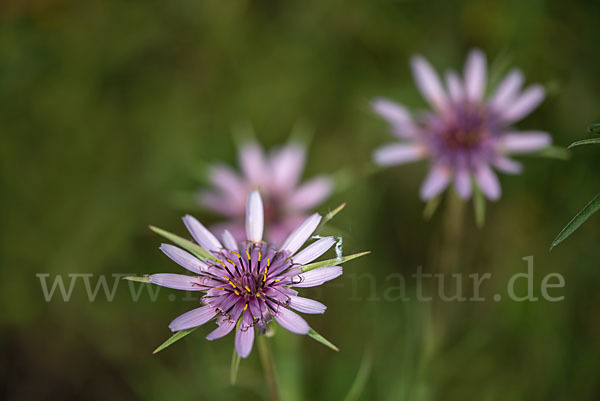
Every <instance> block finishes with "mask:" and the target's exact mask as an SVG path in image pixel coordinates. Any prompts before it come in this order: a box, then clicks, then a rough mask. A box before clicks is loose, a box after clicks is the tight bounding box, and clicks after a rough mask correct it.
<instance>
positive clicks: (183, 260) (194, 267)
mask: <svg viewBox="0 0 600 401" xmlns="http://www.w3.org/2000/svg"><path fill="white" fill-rule="evenodd" d="M160 250H161V251H163V252H164V254H165V255H167V256H168V257H169V258H171V260H173V261H174V262H175V263H177V264H178V265H179V266H181V267H183V268H185V269H187V270H189V271H191V272H193V273H197V274H200V273H202V272H203V271H204V270H206V267H207V266H206V264H204V262H202V261H201V260H200V259H198V258H197V257H195V256H193V255H192V254H190V253H188V252H186V251H184V250H183V249H180V248H178V247H176V246H173V245H170V244H161V245H160Z"/></svg>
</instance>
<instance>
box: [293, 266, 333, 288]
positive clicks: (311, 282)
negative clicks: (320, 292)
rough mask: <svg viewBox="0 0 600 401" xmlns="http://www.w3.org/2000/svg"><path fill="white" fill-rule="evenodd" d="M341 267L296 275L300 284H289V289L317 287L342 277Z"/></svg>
mask: <svg viewBox="0 0 600 401" xmlns="http://www.w3.org/2000/svg"><path fill="white" fill-rule="evenodd" d="M342 272H343V270H342V266H326V267H319V268H318V269H314V270H310V271H307V272H306V273H300V274H299V275H298V277H299V279H300V282H299V283H298V284H290V286H291V287H317V286H319V285H321V284H323V283H325V282H327V281H329V280H333V279H334V278H337V277H339V276H341V275H342Z"/></svg>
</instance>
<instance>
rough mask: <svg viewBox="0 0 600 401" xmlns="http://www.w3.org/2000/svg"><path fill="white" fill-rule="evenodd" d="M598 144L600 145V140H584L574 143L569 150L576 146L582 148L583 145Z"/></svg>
mask: <svg viewBox="0 0 600 401" xmlns="http://www.w3.org/2000/svg"><path fill="white" fill-rule="evenodd" d="M596 143H600V138H589V139H582V140H581V141H576V142H573V143H572V144H570V145H569V147H568V148H567V149H571V148H574V147H576V146H581V145H592V144H596Z"/></svg>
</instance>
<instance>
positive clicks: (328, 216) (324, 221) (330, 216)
mask: <svg viewBox="0 0 600 401" xmlns="http://www.w3.org/2000/svg"><path fill="white" fill-rule="evenodd" d="M345 207H346V202H344V203H342V204H341V205H339V206H338V207H336V208H335V209H333V210H332V211H330V212H329V213H327V214H326V215H325V216H323V218H322V219H321V222H320V223H319V226H318V227H317V229H316V230H315V232H317V233H318V232H319V231H320V230H321V229H322V228H323V227H324V226H325V224H327V223H328V222H329V221H330V220H331V219H333V218H334V217H335V215H336V214H338V213H339V212H341V211H342V209H343V208H345Z"/></svg>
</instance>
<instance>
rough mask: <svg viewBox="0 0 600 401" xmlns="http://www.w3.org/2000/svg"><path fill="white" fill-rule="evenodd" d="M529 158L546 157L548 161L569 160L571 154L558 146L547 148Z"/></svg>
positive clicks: (531, 154)
mask: <svg viewBox="0 0 600 401" xmlns="http://www.w3.org/2000/svg"><path fill="white" fill-rule="evenodd" d="M529 155H530V156H538V157H546V158H549V159H558V160H569V158H570V157H571V152H569V151H568V150H567V149H565V148H562V147H560V146H547V147H545V148H544V149H541V150H538V151H537V152H533V153H530V154H529Z"/></svg>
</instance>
